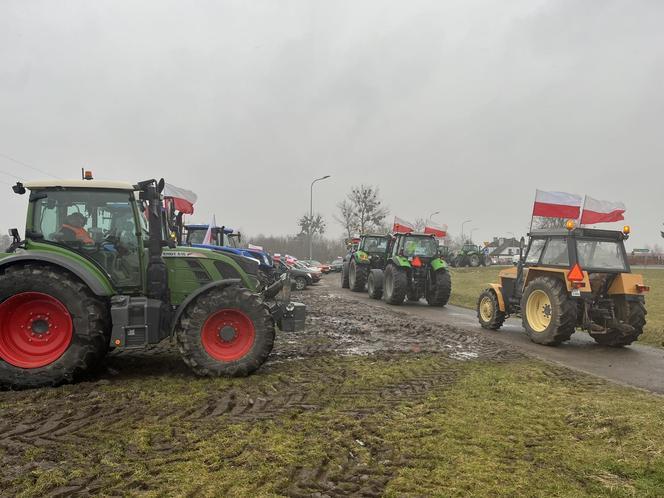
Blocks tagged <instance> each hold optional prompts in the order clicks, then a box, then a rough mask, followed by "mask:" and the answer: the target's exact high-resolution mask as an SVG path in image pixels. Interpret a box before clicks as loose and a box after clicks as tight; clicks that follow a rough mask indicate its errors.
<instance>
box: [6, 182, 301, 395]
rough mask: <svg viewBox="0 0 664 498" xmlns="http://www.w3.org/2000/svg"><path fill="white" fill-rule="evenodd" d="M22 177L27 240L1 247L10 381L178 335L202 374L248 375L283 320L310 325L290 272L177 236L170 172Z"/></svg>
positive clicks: (43, 376) (51, 377)
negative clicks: (167, 205)
mask: <svg viewBox="0 0 664 498" xmlns="http://www.w3.org/2000/svg"><path fill="white" fill-rule="evenodd" d="M20 187H21V188H18V186H17V187H15V189H14V190H15V191H17V190H18V191H17V192H16V193H19V194H22V193H25V191H26V188H27V189H28V190H30V199H29V204H28V213H27V220H26V233H25V240H23V241H18V242H17V241H16V240H15V243H14V244H12V247H11V249H10V250H11V251H12V252H11V253H6V254H0V386H2V387H9V388H26V387H37V386H44V385H56V384H60V383H63V382H68V381H72V380H74V379H76V377H77V376H78V375H79V374H81V373H83V372H84V371H86V370H89V369H90V368H92V367H94V366H95V365H97V364H98V363H99V362H100V361H101V359H102V358H103V356H104V355H105V354H106V352H107V351H108V350H109V349H112V348H119V349H128V348H143V347H145V346H147V345H149V344H155V343H157V342H160V341H161V340H163V339H165V338H167V337H169V336H174V337H175V340H176V342H177V344H178V347H179V349H180V352H181V355H182V357H183V360H184V361H185V363H187V364H188V365H189V366H190V367H191V368H192V370H193V371H194V372H195V373H197V374H199V375H206V376H219V375H226V376H240V375H247V374H250V373H252V372H253V371H255V370H256V369H257V368H259V367H260V365H261V364H262V363H264V362H265V360H266V359H267V357H268V355H269V353H270V351H271V349H272V345H273V341H274V333H275V330H274V329H275V325H278V326H279V327H280V328H281V329H282V330H301V329H302V327H303V321H304V313H305V308H304V305H302V304H299V303H291V302H290V284H289V282H288V279H287V276H284V277H283V280H282V279H280V280H279V281H277V282H275V283H273V284H272V285H270V286H265V285H263V284H262V283H261V281H260V279H259V278H258V263H257V262H256V261H255V260H254V259H251V258H244V257H242V256H238V255H231V254H224V253H222V252H218V251H211V250H208V249H202V248H194V247H176V246H175V243H174V241H173V240H172V239H171V238H170V236H168V230H167V229H168V227H167V222H166V215H165V212H164V209H163V207H162V197H161V191H162V189H163V181H160V182H157V181H155V180H148V181H145V182H141V183H139V184H137V185H131V184H128V183H122V182H104V181H94V180H90V181H86V180H69V181H66V180H63V181H47V182H31V183H27V184H26V185H25V186H23V185H21V186H20ZM13 232H15V231H13ZM15 238H17V236H16V237H15Z"/></svg>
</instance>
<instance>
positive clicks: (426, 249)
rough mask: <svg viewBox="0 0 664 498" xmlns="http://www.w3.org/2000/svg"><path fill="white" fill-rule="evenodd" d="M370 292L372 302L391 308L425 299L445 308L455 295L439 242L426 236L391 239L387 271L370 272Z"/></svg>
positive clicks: (433, 237)
mask: <svg viewBox="0 0 664 498" xmlns="http://www.w3.org/2000/svg"><path fill="white" fill-rule="evenodd" d="M367 288H368V290H369V296H370V297H371V298H372V299H381V298H384V299H385V301H386V302H388V303H389V304H396V305H399V304H402V303H403V301H404V300H405V299H408V301H411V302H417V301H419V300H420V299H421V298H422V297H424V298H425V299H426V300H427V303H428V304H429V305H430V306H445V305H446V304H447V302H448V301H449V298H450V294H451V292H452V279H451V275H450V272H449V269H448V267H447V263H445V261H444V260H443V259H442V258H441V253H440V249H439V243H438V239H436V237H435V236H433V235H430V234H424V233H405V234H404V233H396V234H394V235H392V237H391V239H390V244H389V247H388V251H387V258H386V262H385V267H384V269H372V270H371V271H370V272H369V277H368V282H367Z"/></svg>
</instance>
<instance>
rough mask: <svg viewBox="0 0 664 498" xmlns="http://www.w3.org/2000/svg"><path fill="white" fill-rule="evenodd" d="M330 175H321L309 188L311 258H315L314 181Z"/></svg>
mask: <svg viewBox="0 0 664 498" xmlns="http://www.w3.org/2000/svg"><path fill="white" fill-rule="evenodd" d="M329 177H330V175H325V176H321V177H320V178H316V179H315V180H314V181H313V182H311V188H310V189H309V259H313V254H312V253H313V237H314V234H313V232H312V231H311V228H312V224H313V221H314V183H316V182H319V181H321V180H325V179H326V178H329Z"/></svg>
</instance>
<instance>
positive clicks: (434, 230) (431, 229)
mask: <svg viewBox="0 0 664 498" xmlns="http://www.w3.org/2000/svg"><path fill="white" fill-rule="evenodd" d="M424 233H429V234H432V235H435V236H436V237H439V238H441V239H442V238H443V237H446V236H447V225H437V224H433V223H430V224H429V225H426V226H425V227H424Z"/></svg>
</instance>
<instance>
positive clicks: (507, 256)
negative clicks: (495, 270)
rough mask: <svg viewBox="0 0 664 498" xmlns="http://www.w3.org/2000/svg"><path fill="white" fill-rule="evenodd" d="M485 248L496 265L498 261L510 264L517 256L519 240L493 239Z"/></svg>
mask: <svg viewBox="0 0 664 498" xmlns="http://www.w3.org/2000/svg"><path fill="white" fill-rule="evenodd" d="M487 247H488V248H489V257H490V258H491V259H492V261H494V262H496V263H497V262H499V261H500V260H506V262H511V260H512V257H513V256H515V255H517V254H519V240H518V239H515V238H513V237H512V238H509V239H506V238H505V237H494V238H493V241H491V242H490V243H489V245H488V246H487ZM507 260H509V261H507Z"/></svg>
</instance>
